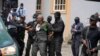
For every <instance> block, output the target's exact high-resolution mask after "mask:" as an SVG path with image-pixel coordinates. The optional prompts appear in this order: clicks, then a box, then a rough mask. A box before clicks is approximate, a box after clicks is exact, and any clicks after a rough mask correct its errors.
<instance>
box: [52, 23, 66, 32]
mask: <svg viewBox="0 0 100 56" xmlns="http://www.w3.org/2000/svg"><path fill="white" fill-rule="evenodd" d="M63 29H64V23H63V22H60V23H59V24H58V27H55V28H54V29H53V31H54V32H61V31H62V30H63Z"/></svg>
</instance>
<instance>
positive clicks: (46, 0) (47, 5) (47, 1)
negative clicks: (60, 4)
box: [42, 0, 66, 23]
mask: <svg viewBox="0 0 100 56" xmlns="http://www.w3.org/2000/svg"><path fill="white" fill-rule="evenodd" d="M51 3H53V2H51V0H42V14H43V16H44V18H45V20H47V17H48V16H49V15H51V16H52V17H53V20H52V23H53V22H54V14H53V13H52V14H51V12H50V10H51V6H52V5H51ZM61 15H62V19H63V21H64V22H66V14H61Z"/></svg>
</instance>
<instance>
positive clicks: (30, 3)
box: [18, 0, 36, 22]
mask: <svg viewBox="0 0 100 56" xmlns="http://www.w3.org/2000/svg"><path fill="white" fill-rule="evenodd" d="M20 3H24V7H25V9H26V22H29V21H32V19H33V18H32V17H33V14H34V13H35V11H36V0H18V5H20Z"/></svg>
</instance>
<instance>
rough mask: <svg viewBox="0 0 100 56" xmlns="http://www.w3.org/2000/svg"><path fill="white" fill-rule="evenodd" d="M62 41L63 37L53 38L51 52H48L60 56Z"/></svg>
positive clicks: (53, 55)
mask: <svg viewBox="0 0 100 56" xmlns="http://www.w3.org/2000/svg"><path fill="white" fill-rule="evenodd" d="M62 43H63V39H62V38H54V40H53V44H54V46H53V45H51V46H52V47H51V48H52V50H51V51H52V52H50V54H51V55H52V56H55V55H56V56H62V54H61V49H62Z"/></svg>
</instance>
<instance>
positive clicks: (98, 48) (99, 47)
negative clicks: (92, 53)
mask: <svg viewBox="0 0 100 56" xmlns="http://www.w3.org/2000/svg"><path fill="white" fill-rule="evenodd" d="M98 35H99V43H100V29H99V34H98ZM96 49H97V50H100V45H98V46H97V47H96Z"/></svg>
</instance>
